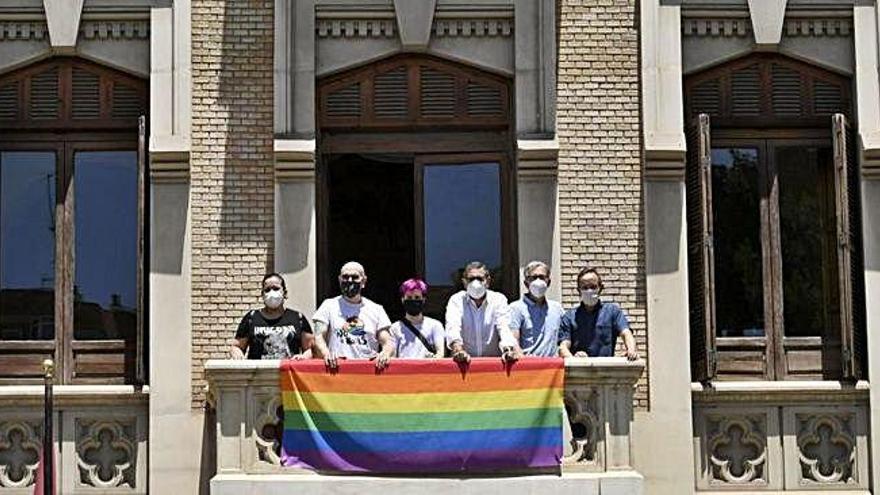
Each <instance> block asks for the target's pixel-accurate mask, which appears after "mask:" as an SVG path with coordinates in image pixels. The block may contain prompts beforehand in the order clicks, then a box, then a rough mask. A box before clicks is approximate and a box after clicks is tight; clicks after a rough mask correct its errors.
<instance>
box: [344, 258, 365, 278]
mask: <svg viewBox="0 0 880 495" xmlns="http://www.w3.org/2000/svg"><path fill="white" fill-rule="evenodd" d="M345 272H357V273H358V274H359V275H360V276H361V277H366V276H367V272H366V271H365V270H364V265H362V264H360V263H358V262H357V261H349V262H348V263H346V264H344V265H342V268H340V269H339V274H340V275H342V274H343V273H345Z"/></svg>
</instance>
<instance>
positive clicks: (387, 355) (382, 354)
mask: <svg viewBox="0 0 880 495" xmlns="http://www.w3.org/2000/svg"><path fill="white" fill-rule="evenodd" d="M376 340H377V341H378V342H379V354H378V355H377V356H376V368H378V369H380V370H381V369H384V368H385V367H386V366H388V363H389V362H390V361H391V356H392V355H393V354H394V348H395V347H396V344H397V340H395V338H394V336H393V335H391V332H390V331H389V330H388V327H385V328H380V329H379V330H377V331H376Z"/></svg>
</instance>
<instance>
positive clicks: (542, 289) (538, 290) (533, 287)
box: [529, 278, 547, 299]
mask: <svg viewBox="0 0 880 495" xmlns="http://www.w3.org/2000/svg"><path fill="white" fill-rule="evenodd" d="M546 293H547V282H545V281H543V280H541V279H540V278H536V279H535V280H532V282H531V283H530V284H529V294H531V295H532V297H534V298H535V299H541V298H542V297H544V294H546Z"/></svg>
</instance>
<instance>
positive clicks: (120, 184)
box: [73, 151, 137, 340]
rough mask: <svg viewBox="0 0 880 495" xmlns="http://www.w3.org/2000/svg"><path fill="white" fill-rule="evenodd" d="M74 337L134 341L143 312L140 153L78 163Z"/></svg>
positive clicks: (79, 158) (92, 156)
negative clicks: (140, 306) (139, 256)
mask: <svg viewBox="0 0 880 495" xmlns="http://www.w3.org/2000/svg"><path fill="white" fill-rule="evenodd" d="M74 191H75V213H74V218H75V224H76V227H75V228H76V234H75V235H76V246H75V249H76V256H75V258H76V267H75V271H76V281H75V287H74V296H73V297H74V322H73V326H74V338H76V339H80V340H90V339H123V338H127V337H133V336H134V334H135V330H136V318H135V316H136V310H137V154H136V153H135V152H134V151H98V152H79V153H77V154H76V155H75V159H74Z"/></svg>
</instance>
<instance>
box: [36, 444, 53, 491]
mask: <svg viewBox="0 0 880 495" xmlns="http://www.w3.org/2000/svg"><path fill="white" fill-rule="evenodd" d="M52 465H53V466H54V465H55V449H52ZM45 466H46V463H45V462H43V450H42V449H41V450H40V463H39V464H37V473H36V477H37V479H36V482H35V483H34V495H54V494H55V473H52V489H50V490H44V488H43V477H44V476H45V475H44V473H45V472H46V471H45ZM53 471H54V469H53Z"/></svg>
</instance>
